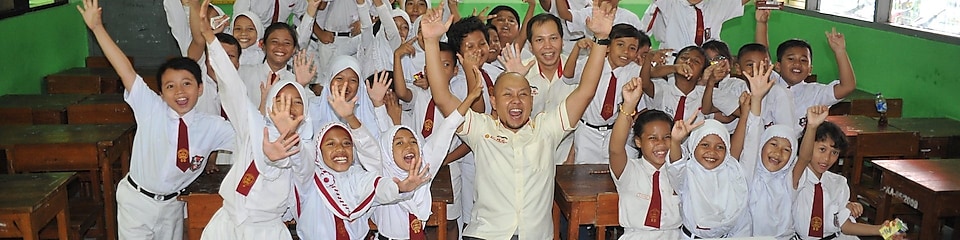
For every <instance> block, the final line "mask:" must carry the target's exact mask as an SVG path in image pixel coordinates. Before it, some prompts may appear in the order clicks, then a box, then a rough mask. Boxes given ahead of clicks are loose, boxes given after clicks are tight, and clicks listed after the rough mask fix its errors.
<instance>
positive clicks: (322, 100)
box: [310, 56, 382, 138]
mask: <svg viewBox="0 0 960 240" xmlns="http://www.w3.org/2000/svg"><path fill="white" fill-rule="evenodd" d="M347 69H350V70H353V71H354V72H356V73H357V76H358V78H359V79H358V80H359V83H358V84H357V105H356V107H355V108H354V112H353V113H354V115H356V116H357V118H358V119H360V122H361V123H362V124H363V126H364V127H366V128H367V129H368V130H369V131H370V133H371V135H373V137H374V138H379V137H380V133H381V132H382V131H381V130H380V126H379V125H377V115H376V113H375V112H374V110H373V102H372V101H370V95H369V94H368V93H367V84H366V79H364V78H363V76H360V73H361V71H360V64H359V63H357V59H355V58H353V57H351V56H336V57H333V59H332V60H331V61H330V71H328V72H327V73H326V74H327V75H326V83H327V86H328V87H325V88H323V91H322V92H321V93H320V96H319V97H314V98H312V99H311V100H310V108H313V109H314V113H315V115H314V116H311V117H313V118H314V120H313V121H314V126H323V125H326V124H327V123H331V122H340V123H346V121H344V120H342V119H340V118H339V117H337V113H336V112H335V111H334V110H333V107H332V106H330V103H329V102H328V101H327V99H328V98H330V96H331V92H330V91H331V88H332V85H330V81H332V80H333V77H334V76H336V75H337V73H340V72H341V71H343V70H347Z"/></svg>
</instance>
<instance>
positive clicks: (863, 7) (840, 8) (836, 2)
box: [820, 0, 876, 21]
mask: <svg viewBox="0 0 960 240" xmlns="http://www.w3.org/2000/svg"><path fill="white" fill-rule="evenodd" d="M875 11H876V2H875V1H874V0H827V1H820V12H822V13H826V14H833V15H837V16H841V17H848V18H853V19H860V20H864V21H873V13H874V12H875Z"/></svg>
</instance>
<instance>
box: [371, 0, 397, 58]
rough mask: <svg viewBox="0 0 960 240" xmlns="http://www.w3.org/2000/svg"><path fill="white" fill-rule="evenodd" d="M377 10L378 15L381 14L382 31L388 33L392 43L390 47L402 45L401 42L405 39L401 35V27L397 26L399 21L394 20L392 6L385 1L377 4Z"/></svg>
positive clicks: (394, 47) (388, 39) (395, 47)
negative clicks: (379, 4)
mask: <svg viewBox="0 0 960 240" xmlns="http://www.w3.org/2000/svg"><path fill="white" fill-rule="evenodd" d="M376 10H377V15H378V16H380V31H381V33H383V34H386V37H387V41H388V42H389V43H390V49H397V48H398V47H400V44H403V40H402V37H401V36H400V29H399V28H398V27H397V23H396V22H394V21H393V14H391V13H390V11H391V8H390V6H389V5H387V4H386V3H384V4H383V5H381V6H377V7H376Z"/></svg>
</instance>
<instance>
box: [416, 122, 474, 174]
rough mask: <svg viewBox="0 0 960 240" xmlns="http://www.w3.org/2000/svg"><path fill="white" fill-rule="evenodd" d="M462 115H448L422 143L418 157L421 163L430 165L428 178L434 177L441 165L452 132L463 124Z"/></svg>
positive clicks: (448, 147) (448, 146)
mask: <svg viewBox="0 0 960 240" xmlns="http://www.w3.org/2000/svg"><path fill="white" fill-rule="evenodd" d="M463 120H464V119H463V115H460V114H450V116H448V117H446V118H444V119H443V120H441V121H440V124H439V125H437V126H434V128H433V130H434V133H433V134H430V137H427V139H426V140H424V141H426V143H423V146H424V147H423V152H422V153H421V154H422V155H421V156H420V157H421V158H422V159H423V161H426V162H427V164H430V176H436V175H437V171H439V170H440V165H442V164H443V159H444V158H445V157H446V156H447V151H448V150H450V141H451V140H452V139H453V134H454V132H456V131H457V128H458V127H460V124H462V123H463Z"/></svg>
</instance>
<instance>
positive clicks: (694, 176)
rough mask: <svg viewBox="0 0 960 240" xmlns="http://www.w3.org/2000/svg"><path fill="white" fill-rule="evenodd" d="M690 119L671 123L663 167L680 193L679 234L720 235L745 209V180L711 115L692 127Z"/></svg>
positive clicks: (729, 231)
mask: <svg viewBox="0 0 960 240" xmlns="http://www.w3.org/2000/svg"><path fill="white" fill-rule="evenodd" d="M695 119H696V118H693V117H691V118H690V120H682V121H677V122H676V123H675V124H674V127H673V131H672V132H671V136H672V143H671V146H670V151H669V153H668V155H669V157H670V161H669V162H668V163H667V170H666V171H667V174H668V176H669V178H670V182H671V183H672V184H674V189H675V190H676V191H677V194H679V195H680V214H681V215H682V216H683V220H682V223H683V225H682V226H681V227H680V230H681V235H682V236H683V238H685V239H695V238H722V237H726V236H729V235H731V234H732V231H733V230H734V227H735V225H736V223H737V222H738V221H740V218H741V217H742V215H743V214H744V213H745V212H746V208H747V201H746V196H747V181H746V179H745V178H744V176H743V169H742V168H741V167H740V164H739V163H738V162H737V159H736V158H734V157H733V156H731V155H730V152H729V151H727V146H730V135H729V133H728V132H727V129H726V127H724V126H723V124H722V123H720V122H717V121H716V120H713V119H708V120H706V121H704V122H702V123H700V126H699V127H697V124H693V121H694V120H695ZM691 129H693V132H692V133H691V132H690V130H691ZM688 134H689V136H690V137H689V138H687V139H686V141H685V142H682V141H683V139H684V137H686V136H687V135H688ZM681 144H683V146H681Z"/></svg>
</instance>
